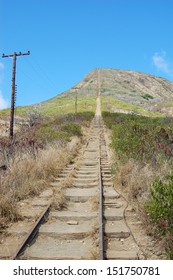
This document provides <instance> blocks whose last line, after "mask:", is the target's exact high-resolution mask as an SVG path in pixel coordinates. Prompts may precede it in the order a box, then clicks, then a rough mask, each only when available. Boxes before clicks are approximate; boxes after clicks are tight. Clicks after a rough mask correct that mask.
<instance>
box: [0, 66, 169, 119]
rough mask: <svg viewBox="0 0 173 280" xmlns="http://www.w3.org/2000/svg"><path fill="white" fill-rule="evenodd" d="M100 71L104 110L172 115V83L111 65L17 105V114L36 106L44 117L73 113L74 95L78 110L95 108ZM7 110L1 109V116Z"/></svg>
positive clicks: (148, 114)
mask: <svg viewBox="0 0 173 280" xmlns="http://www.w3.org/2000/svg"><path fill="white" fill-rule="evenodd" d="M98 73H99V80H100V91H101V97H102V110H108V111H112V112H115V111H116V112H117V111H118V112H125V113H130V112H131V111H135V112H136V113H138V114H141V115H146V116H172V115H173V109H172V108H173V83H172V82H170V81H168V80H166V79H163V78H160V77H157V76H153V75H149V74H144V73H140V72H135V71H129V70H118V69H110V68H100V69H94V70H92V71H91V72H89V73H88V74H87V75H86V76H85V77H84V78H83V79H82V80H81V81H79V83H78V84H76V85H74V86H73V87H72V88H70V89H69V90H67V91H65V92H63V93H61V94H59V95H57V96H55V97H54V98H51V99H49V100H46V101H43V102H40V103H38V104H35V105H32V106H25V107H17V108H16V115H20V116H25V115H26V113H28V112H29V111H32V110H33V108H34V109H36V110H38V111H39V113H40V114H42V115H43V116H54V115H57V114H66V113H74V111H75V96H76V95H77V97H78V112H83V111H92V112H94V111H95V97H96V95H97V91H98ZM6 113H7V110H1V112H0V116H3V115H6Z"/></svg>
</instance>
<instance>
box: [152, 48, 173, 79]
mask: <svg viewBox="0 0 173 280" xmlns="http://www.w3.org/2000/svg"><path fill="white" fill-rule="evenodd" d="M152 62H153V64H154V65H155V66H156V68H157V69H158V70H161V71H163V72H165V73H166V74H173V69H172V67H171V66H170V62H169V60H168V58H167V57H166V52H165V51H162V52H161V53H155V54H154V55H153V57H152Z"/></svg>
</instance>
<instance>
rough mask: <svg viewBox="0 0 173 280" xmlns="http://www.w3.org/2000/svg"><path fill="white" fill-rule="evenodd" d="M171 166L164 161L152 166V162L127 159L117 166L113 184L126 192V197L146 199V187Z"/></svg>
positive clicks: (163, 175)
mask: <svg viewBox="0 0 173 280" xmlns="http://www.w3.org/2000/svg"><path fill="white" fill-rule="evenodd" d="M170 169H171V166H170V164H169V163H168V162H166V161H165V162H164V163H163V164H162V166H158V167H155V166H152V164H142V163H140V162H138V161H136V160H133V159H129V160H128V162H127V163H125V164H124V165H122V166H121V167H120V168H119V172H118V174H117V177H116V182H115V185H119V186H121V188H122V189H123V190H124V191H125V192H126V193H127V194H128V199H129V200H133V199H135V198H138V199H140V197H142V198H143V199H144V200H146V199H147V195H148V187H149V186H150V184H151V183H152V182H153V180H154V179H155V178H156V177H157V176H159V178H161V179H162V178H164V177H165V175H166V174H167V173H168V172H169V170H170Z"/></svg>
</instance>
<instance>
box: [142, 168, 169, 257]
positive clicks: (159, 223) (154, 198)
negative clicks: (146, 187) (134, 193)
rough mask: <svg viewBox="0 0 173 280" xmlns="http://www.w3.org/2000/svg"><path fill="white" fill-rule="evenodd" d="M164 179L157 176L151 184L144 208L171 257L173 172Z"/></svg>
mask: <svg viewBox="0 0 173 280" xmlns="http://www.w3.org/2000/svg"><path fill="white" fill-rule="evenodd" d="M166 179H167V180H166V181H165V182H162V181H161V180H160V179H159V178H157V179H156V180H155V181H154V183H153V184H152V185H151V188H150V194H151V198H150V200H149V201H148V202H147V203H146V205H145V208H146V211H147V212H148V215H149V219H150V221H151V222H152V223H153V224H154V226H155V230H156V232H157V233H158V234H159V235H160V236H163V238H164V243H165V244H164V245H165V249H166V252H167V255H168V257H169V259H173V172H172V173H171V174H169V175H168V176H167V177H166Z"/></svg>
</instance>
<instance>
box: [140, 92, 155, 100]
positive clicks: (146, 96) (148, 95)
mask: <svg viewBox="0 0 173 280" xmlns="http://www.w3.org/2000/svg"><path fill="white" fill-rule="evenodd" d="M142 97H143V98H144V99H146V100H149V99H154V97H153V96H152V95H150V94H149V93H145V94H144V95H142Z"/></svg>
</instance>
